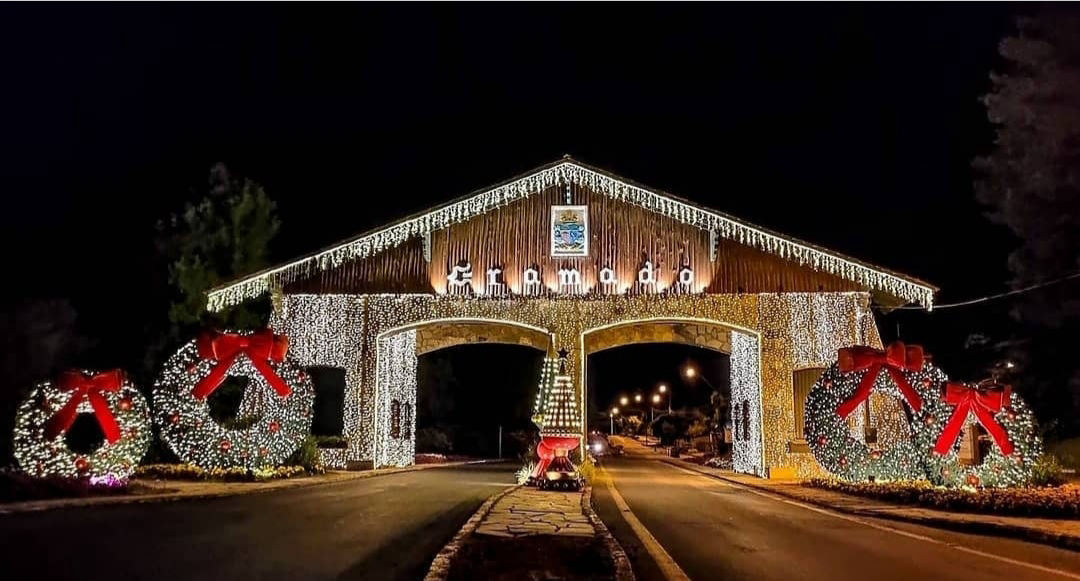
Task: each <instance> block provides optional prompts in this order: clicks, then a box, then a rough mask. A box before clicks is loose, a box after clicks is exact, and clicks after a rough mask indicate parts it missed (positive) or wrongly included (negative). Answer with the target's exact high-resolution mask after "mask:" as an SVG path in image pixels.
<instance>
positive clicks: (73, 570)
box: [0, 464, 513, 581]
mask: <svg viewBox="0 0 1080 581" xmlns="http://www.w3.org/2000/svg"><path fill="white" fill-rule="evenodd" d="M512 483H513V467H512V466H509V465H506V464H503V465H498V464H496V465H476V466H466V467H460V468H438V469H432V470H421V471H417V472H406V473H401V474H393V475H386V476H379V477H375V478H367V479H362V480H354V481H351V482H343V483H338V484H327V485H321V486H314V487H308V488H297V489H290V490H283V491H279V492H269V493H263V494H253V495H247V496H234V497H230V498H221V499H214V500H191V501H178V502H166V503H152V504H135V505H115V506H101V507H88V508H79V509H66V510H53V511H49V512H44V513H27V514H15V515H5V516H0V552H2V555H3V557H2V561H0V578H4V579H12V580H16V579H18V580H23V579H26V580H31V579H80V580H83V581H85V580H88V579H110V580H120V579H125V580H126V579H153V580H168V579H200V580H206V579H248V580H257V579H274V580H275V581H282V580H291V579H304V580H308V579H312V580H316V579H340V580H353V579H379V580H397V579H401V580H409V581H414V580H416V579H420V578H422V577H423V575H424V573H425V572H426V571H427V568H428V566H429V565H430V564H431V560H432V558H433V557H434V556H435V554H436V553H437V552H438V551H439V549H441V548H442V547H443V545H445V544H446V542H447V541H449V540H450V538H451V537H452V536H453V535H454V533H456V532H457V530H458V529H459V528H460V527H461V525H462V524H463V523H464V522H465V520H467V519H468V517H469V516H470V515H472V513H473V512H475V511H476V509H477V508H478V507H479V506H480V504H481V503H482V502H483V501H484V500H485V499H486V498H487V497H489V496H490V495H492V494H494V493H495V492H497V491H499V490H502V489H503V488H505V487H507V486H509V485H510V484H512Z"/></svg>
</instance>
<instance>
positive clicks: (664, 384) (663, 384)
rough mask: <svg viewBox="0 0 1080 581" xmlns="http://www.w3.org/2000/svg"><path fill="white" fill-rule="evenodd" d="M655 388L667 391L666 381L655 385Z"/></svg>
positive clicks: (661, 391) (663, 391)
mask: <svg viewBox="0 0 1080 581" xmlns="http://www.w3.org/2000/svg"><path fill="white" fill-rule="evenodd" d="M657 389H659V390H660V393H667V384H666V383H661V384H660V385H658V386H657Z"/></svg>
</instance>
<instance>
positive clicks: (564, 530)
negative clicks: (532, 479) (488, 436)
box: [476, 487, 596, 537]
mask: <svg viewBox="0 0 1080 581" xmlns="http://www.w3.org/2000/svg"><path fill="white" fill-rule="evenodd" d="M581 503H582V495H581V494H580V493H578V494H574V493H566V492H549V491H542V490H537V489H535V488H525V487H522V488H518V489H517V490H515V491H513V492H511V493H510V494H507V495H506V496H504V497H502V498H500V499H499V500H498V501H497V502H496V503H495V506H493V507H492V508H491V512H489V513H488V514H487V516H485V517H484V519H483V520H482V521H481V522H480V525H479V526H478V527H477V529H476V534H477V535H492V536H496V537H524V536H529V535H556V536H571V537H591V536H593V535H595V534H596V528H595V527H593V525H592V523H590V522H589V518H588V517H587V516H585V513H584V512H583V511H582V509H581Z"/></svg>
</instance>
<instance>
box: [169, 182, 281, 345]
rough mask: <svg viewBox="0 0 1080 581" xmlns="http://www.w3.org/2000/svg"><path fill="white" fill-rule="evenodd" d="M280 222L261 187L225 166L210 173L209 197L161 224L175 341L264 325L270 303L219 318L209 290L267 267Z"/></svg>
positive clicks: (242, 308) (229, 313)
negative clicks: (204, 331)
mask: <svg viewBox="0 0 1080 581" xmlns="http://www.w3.org/2000/svg"><path fill="white" fill-rule="evenodd" d="M280 226H281V222H280V221H279V220H278V218H277V215H276V212H275V204H274V202H273V201H272V200H271V199H270V198H269V196H267V195H266V192H265V191H263V188H262V186H261V185H259V184H258V183H256V182H254V181H252V180H250V179H244V178H237V177H234V176H233V175H232V174H230V173H229V170H228V168H227V167H225V165H224V164H221V163H219V164H217V165H215V166H214V167H213V168H212V169H211V170H210V179H209V185H208V188H207V191H206V193H205V195H203V196H202V197H201V199H199V200H198V201H197V202H194V203H188V204H187V205H186V206H185V207H184V209H183V210H182V211H180V212H178V213H175V214H173V215H172V216H170V217H169V219H168V220H167V221H163V222H162V223H160V224H159V225H158V232H159V234H158V249H159V251H160V252H161V254H162V255H163V256H164V258H165V260H166V261H167V262H168V265H169V282H170V284H172V286H173V288H174V289H175V296H174V299H173V302H172V304H171V306H170V308H169V321H170V322H171V323H172V329H171V334H172V336H173V337H172V338H173V339H174V340H176V339H181V340H183V339H186V338H187V337H188V336H189V335H190V334H191V333H192V332H193V331H194V330H195V329H197V328H198V327H200V326H203V325H207V324H214V325H217V326H222V327H229V328H241V329H244V328H254V327H258V326H261V325H263V324H265V322H266V316H267V313H268V312H269V311H268V309H267V306H268V303H267V302H266V301H261V302H258V301H257V302H253V303H251V304H245V305H241V306H239V307H236V308H233V309H230V310H228V311H227V312H225V313H222V314H220V315H211V314H210V313H207V311H206V291H208V290H209V289H211V288H213V287H214V286H216V285H218V284H220V283H222V282H224V281H226V280H229V279H231V278H234V277H237V276H241V275H245V274H250V273H252V272H255V271H257V270H259V269H261V268H264V267H266V266H267V264H268V263H269V246H270V242H271V241H272V240H273V238H274V236H275V235H276V234H277V232H278V230H279V228H280Z"/></svg>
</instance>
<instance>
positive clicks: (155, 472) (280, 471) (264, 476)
mask: <svg viewBox="0 0 1080 581" xmlns="http://www.w3.org/2000/svg"><path fill="white" fill-rule="evenodd" d="M306 473H307V470H306V469H305V468H304V467H303V466H278V467H277V468H271V467H265V468H257V469H255V470H248V469H247V468H240V467H234V468H211V469H210V470H205V469H203V468H200V467H198V466H195V465H194V464H147V465H144V466H139V467H138V468H136V469H135V476H136V477H138V478H154V479H161V480H195V481H213V482H263V481H266V480H279V479H283V478H293V477H294V476H302V475H304V474H306Z"/></svg>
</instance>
